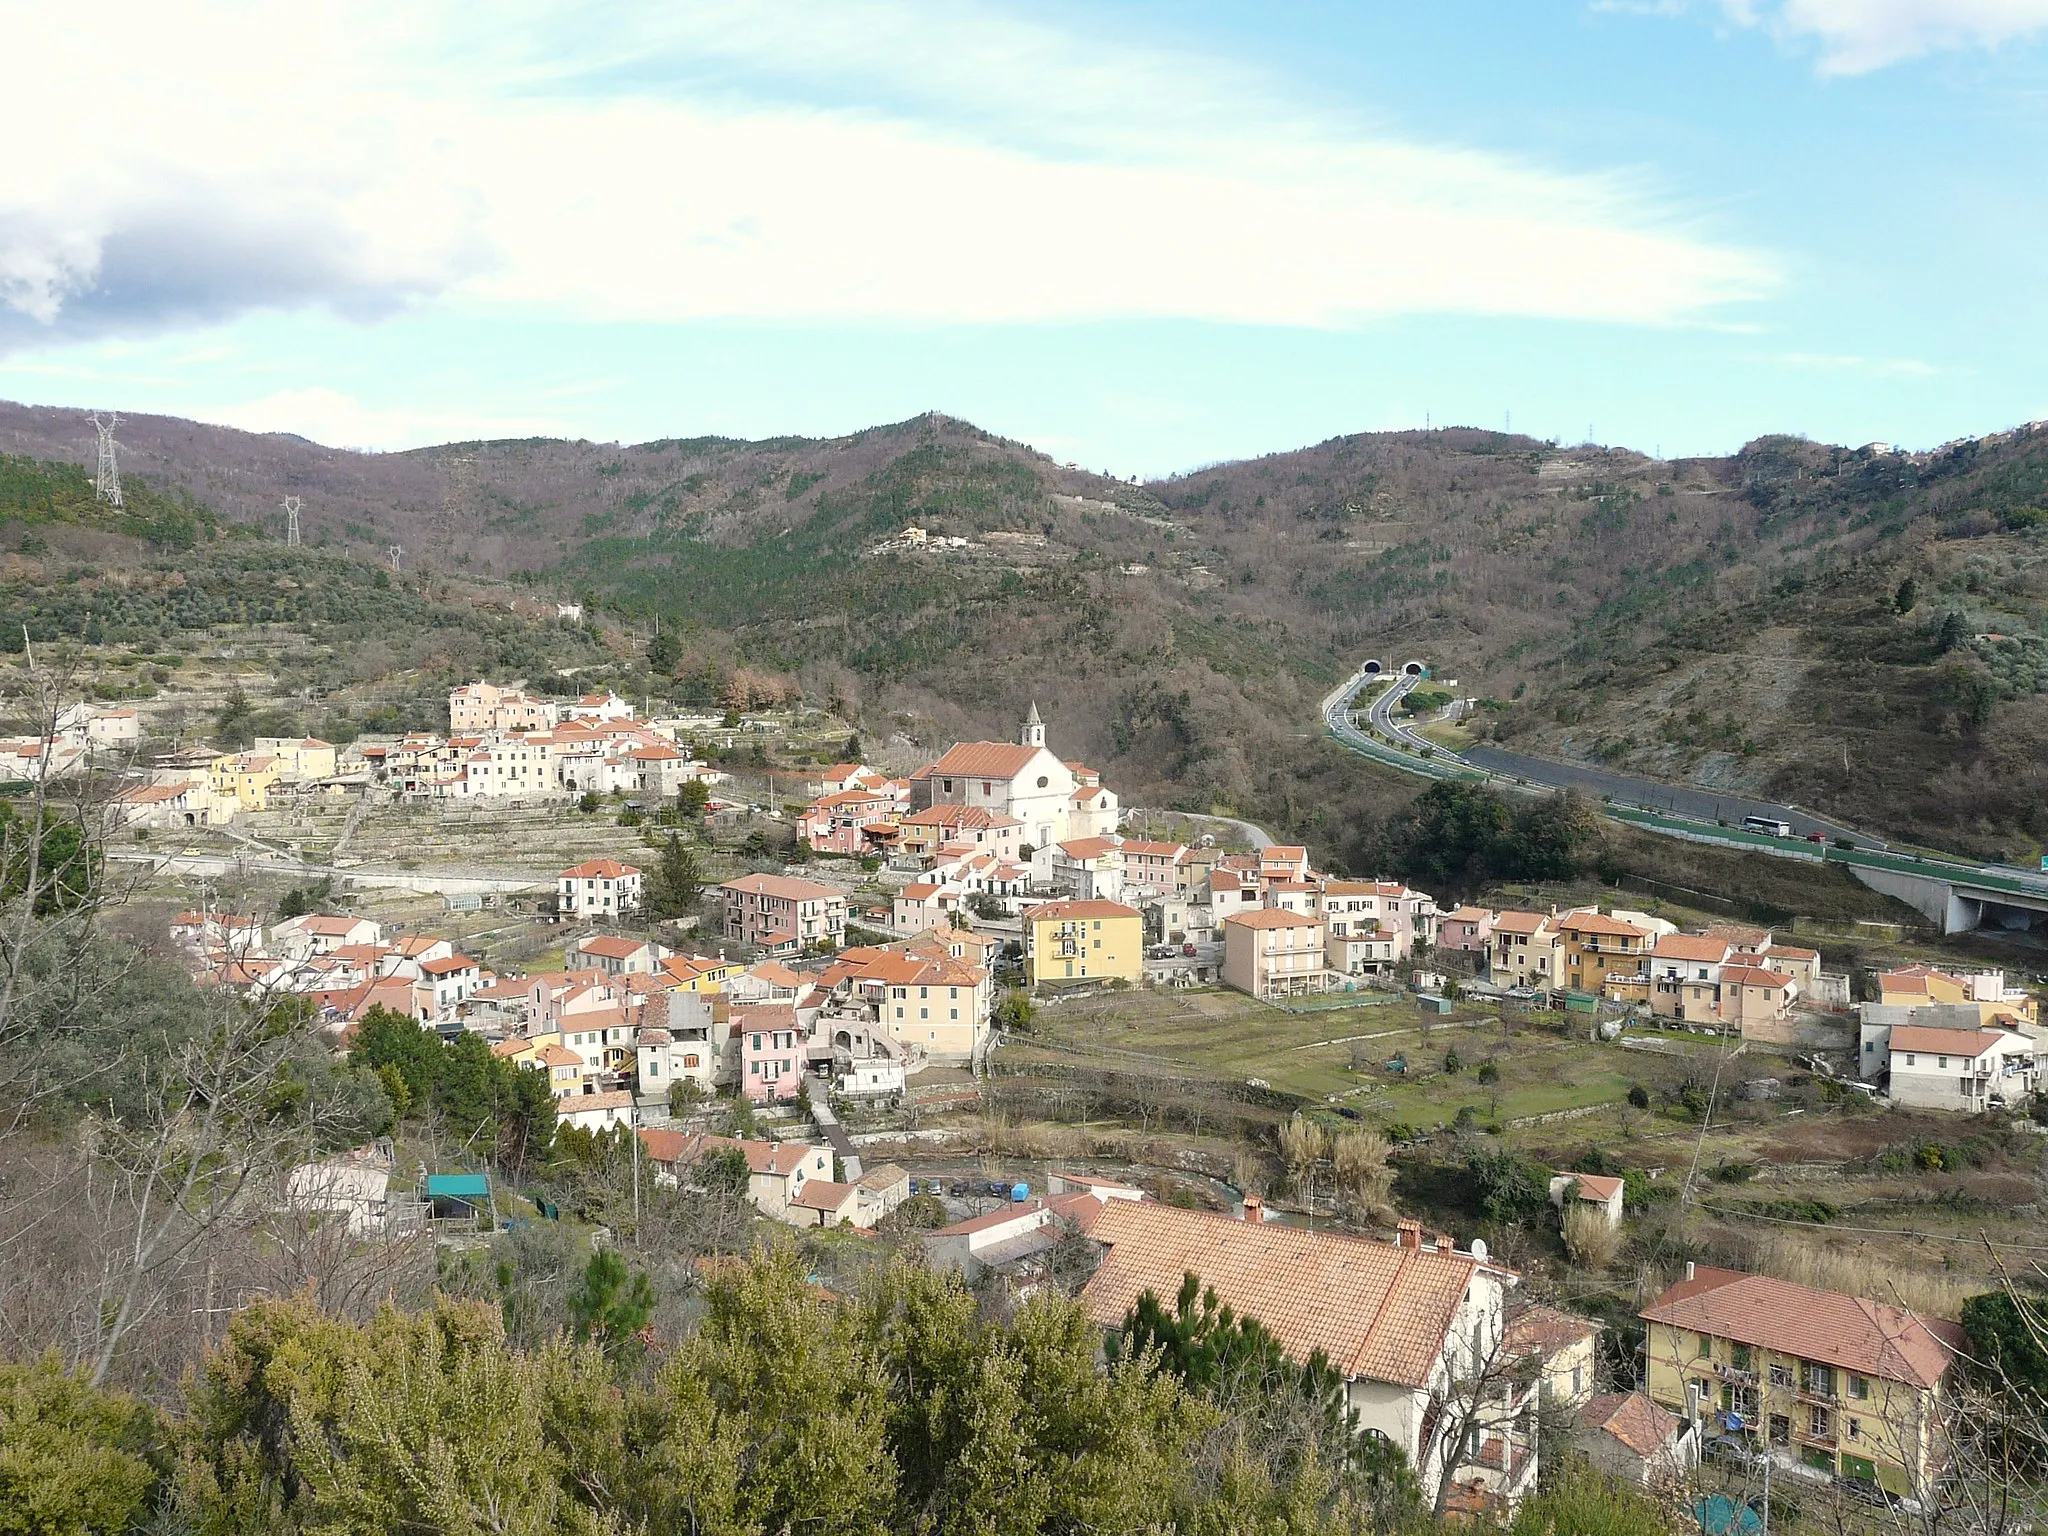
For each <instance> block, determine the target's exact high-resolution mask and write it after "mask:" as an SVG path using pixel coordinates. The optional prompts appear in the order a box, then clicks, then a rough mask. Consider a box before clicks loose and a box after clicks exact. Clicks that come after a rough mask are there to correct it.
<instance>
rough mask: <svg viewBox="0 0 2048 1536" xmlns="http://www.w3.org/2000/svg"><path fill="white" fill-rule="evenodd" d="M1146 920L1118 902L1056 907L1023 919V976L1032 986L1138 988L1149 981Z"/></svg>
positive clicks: (1067, 903)
mask: <svg viewBox="0 0 2048 1536" xmlns="http://www.w3.org/2000/svg"><path fill="white" fill-rule="evenodd" d="M1144 963H1145V917H1144V914H1143V913H1141V912H1140V911H1139V910H1138V909H1137V908H1136V907H1127V906H1124V905H1123V904H1122V903H1121V902H1114V901H1051V902H1046V903H1044V904H1043V905H1041V906H1036V907H1032V908H1030V909H1029V910H1027V911H1026V912H1025V913H1024V974H1025V977H1026V979H1027V981H1028V983H1029V984H1030V985H1031V986H1034V987H1036V986H1040V985H1042V984H1044V983H1046V982H1064V981H1118V980H1121V981H1127V982H1133V983H1135V982H1137V981H1138V980H1139V979H1140V978H1141V977H1142V976H1143V975H1144Z"/></svg>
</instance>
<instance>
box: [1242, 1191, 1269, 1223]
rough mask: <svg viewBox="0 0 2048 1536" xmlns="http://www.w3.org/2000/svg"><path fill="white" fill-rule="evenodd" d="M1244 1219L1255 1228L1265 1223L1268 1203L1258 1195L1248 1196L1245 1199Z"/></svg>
mask: <svg viewBox="0 0 2048 1536" xmlns="http://www.w3.org/2000/svg"><path fill="white" fill-rule="evenodd" d="M1244 1219H1245V1220H1246V1221H1248V1222H1250V1223H1251V1224H1252V1225H1253V1226H1257V1225H1259V1224H1260V1223H1261V1222H1263V1221H1264V1220H1265V1219H1266V1202H1265V1201H1263V1200H1261V1199H1260V1198H1259V1197H1258V1196H1257V1195H1246V1196H1245V1197H1244Z"/></svg>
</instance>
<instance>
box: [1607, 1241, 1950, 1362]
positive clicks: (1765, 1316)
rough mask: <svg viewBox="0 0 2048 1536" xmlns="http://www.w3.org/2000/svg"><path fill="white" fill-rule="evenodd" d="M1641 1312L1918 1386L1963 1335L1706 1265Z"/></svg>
mask: <svg viewBox="0 0 2048 1536" xmlns="http://www.w3.org/2000/svg"><path fill="white" fill-rule="evenodd" d="M1641 1316H1642V1318H1643V1320H1644V1321H1645V1322H1651V1323H1663V1324H1665V1325H1667V1326H1669V1327H1673V1328H1683V1329H1685V1330H1686V1331H1688V1332H1690V1333H1705V1334H1710V1335H1712V1336H1713V1337H1715V1338H1718V1339H1732V1340H1734V1341H1735V1342H1736V1343H1738V1344H1748V1345H1751V1346H1753V1347H1755V1348H1758V1349H1771V1350H1776V1351H1778V1352H1779V1353H1780V1354H1786V1355H1794V1356H1797V1357H1798V1358H1799V1359H1802V1360H1815V1361H1819V1362H1821V1363H1822V1364H1826V1365H1839V1366H1842V1367H1843V1368H1844V1369H1847V1370H1851V1371H1856V1372H1858V1373H1859V1374H1861V1375H1865V1376H1876V1377H1879V1378H1881V1379H1883V1380H1885V1381H1902V1382H1907V1383H1910V1384H1912V1385H1914V1386H1917V1387H1931V1386H1933V1385H1935V1383H1937V1382H1939V1381H1940V1380H1941V1377H1942V1374H1943V1372H1945V1371H1947V1369H1948V1368H1949V1366H1950V1365H1951V1364H1952V1363H1953V1362H1954V1360H1955V1357H1956V1353H1957V1351H1958V1349H1960V1347H1961V1345H1962V1342H1963V1332H1962V1328H1961V1327H1960V1326H1959V1325H1958V1324H1955V1323H1951V1322H1948V1321H1946V1320H1944V1319H1941V1318H1923V1317H1921V1316H1920V1315H1919V1314H1918V1313H1915V1312H1909V1311H1906V1310H1905V1309H1904V1308H1901V1307H1894V1306H1889V1305H1887V1304H1886V1303H1884V1302H1881V1301H1871V1300H1870V1299H1869V1298H1867V1297H1863V1296H1845V1295H1843V1294H1842V1293H1841V1292H1839V1291H1817V1290H1814V1289H1813V1288H1812V1287H1810V1286H1804V1285H1795V1284H1793V1283H1792V1282H1791V1281H1789V1280H1774V1279H1772V1278H1770V1277H1769V1276H1768V1275H1750V1274H1744V1273H1743V1272H1742V1271H1741V1270H1735V1269H1710V1268H1708V1267H1707V1266H1706V1265H1704V1264H1703V1265H1700V1266H1699V1267H1698V1268H1697V1269H1696V1270H1695V1271H1694V1274H1693V1278H1692V1279H1690V1280H1682V1281H1680V1282H1679V1283H1678V1284H1677V1285H1674V1286H1672V1287H1671V1288H1670V1289H1669V1290H1668V1291H1666V1292H1665V1293H1664V1294H1663V1295H1662V1296H1659V1297H1658V1298H1657V1299H1656V1300H1655V1301H1653V1302H1651V1303H1650V1305H1649V1306H1647V1307H1645V1308H1644V1309H1643V1310H1642V1313H1641Z"/></svg>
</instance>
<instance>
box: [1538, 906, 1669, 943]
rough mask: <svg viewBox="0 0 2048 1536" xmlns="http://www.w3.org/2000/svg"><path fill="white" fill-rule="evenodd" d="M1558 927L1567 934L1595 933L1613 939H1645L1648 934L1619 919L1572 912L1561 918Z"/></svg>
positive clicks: (1596, 913)
mask: <svg viewBox="0 0 2048 1536" xmlns="http://www.w3.org/2000/svg"><path fill="white" fill-rule="evenodd" d="M1557 926H1558V927H1560V928H1562V929H1563V930H1564V931H1565V932H1567V933H1597V934H1606V935H1608V936H1610V937H1613V938H1638V939H1646V938H1648V937H1649V934H1648V933H1647V932H1645V931H1644V930H1643V929H1641V928H1638V927H1637V926H1636V925H1635V924H1634V923H1624V922H1622V921H1621V920H1620V919H1619V918H1613V917H1606V916H1603V915H1602V914H1600V913H1598V912H1574V913H1571V914H1570V915H1569V916H1567V917H1565V918H1562V919H1560V920H1559V922H1558V925H1557Z"/></svg>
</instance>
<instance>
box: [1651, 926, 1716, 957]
mask: <svg viewBox="0 0 2048 1536" xmlns="http://www.w3.org/2000/svg"><path fill="white" fill-rule="evenodd" d="M1732 947H1733V946H1732V945H1730V944H1729V942H1728V941H1727V940H1726V939H1710V938H1708V937H1707V936H1706V935H1705V934H1699V933H1665V934H1659V935H1658V937H1657V942H1656V943H1655V944H1654V945H1652V946H1651V948H1650V954H1651V956H1652V957H1653V958H1654V959H1658V960H1692V961H1700V962H1705V963H1707V964H1710V965H1719V964H1720V963H1721V962H1722V961H1723V960H1726V959H1727V958H1728V951H1729V950H1730V949H1731V948H1732Z"/></svg>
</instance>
